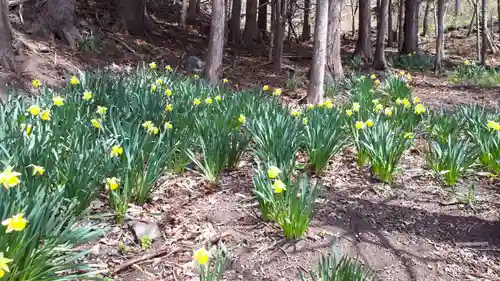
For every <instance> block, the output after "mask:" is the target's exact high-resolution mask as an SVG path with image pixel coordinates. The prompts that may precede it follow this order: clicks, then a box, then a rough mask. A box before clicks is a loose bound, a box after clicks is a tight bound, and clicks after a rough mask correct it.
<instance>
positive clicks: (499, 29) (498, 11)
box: [457, 0, 500, 34]
mask: <svg viewBox="0 0 500 281" xmlns="http://www.w3.org/2000/svg"><path fill="white" fill-rule="evenodd" d="M457 1H458V0H457ZM497 13H498V15H497V21H498V34H500V0H497ZM492 32H493V31H492Z"/></svg>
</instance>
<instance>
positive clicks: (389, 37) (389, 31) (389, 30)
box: [387, 0, 394, 47]
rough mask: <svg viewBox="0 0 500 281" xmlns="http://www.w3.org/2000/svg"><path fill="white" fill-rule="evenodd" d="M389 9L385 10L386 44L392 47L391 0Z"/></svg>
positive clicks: (390, 0)
mask: <svg viewBox="0 0 500 281" xmlns="http://www.w3.org/2000/svg"><path fill="white" fill-rule="evenodd" d="M388 5H389V8H388V9H389V10H388V11H387V16H388V17H387V46H388V47H392V44H393V40H394V37H393V35H394V32H393V31H392V0H389V4H388Z"/></svg>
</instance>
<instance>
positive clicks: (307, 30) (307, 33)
mask: <svg viewBox="0 0 500 281" xmlns="http://www.w3.org/2000/svg"><path fill="white" fill-rule="evenodd" d="M499 1H500V0H499ZM310 17H311V0H304V21H303V23H302V40H303V41H309V39H311V23H310V22H309V18H310Z"/></svg>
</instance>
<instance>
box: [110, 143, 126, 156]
mask: <svg viewBox="0 0 500 281" xmlns="http://www.w3.org/2000/svg"><path fill="white" fill-rule="evenodd" d="M122 154H123V147H121V146H119V145H113V146H112V147H111V152H110V153H109V155H111V157H119V156H120V155H122Z"/></svg>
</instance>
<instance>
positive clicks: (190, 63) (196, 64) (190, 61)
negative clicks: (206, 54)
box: [184, 56, 205, 74]
mask: <svg viewBox="0 0 500 281" xmlns="http://www.w3.org/2000/svg"><path fill="white" fill-rule="evenodd" d="M204 67H205V62H204V61H203V60H202V59H200V58H199V57H196V56H189V57H188V58H187V60H186V63H185V64H184V68H185V69H186V71H187V72H188V74H201V73H202V72H203V68H204Z"/></svg>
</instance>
